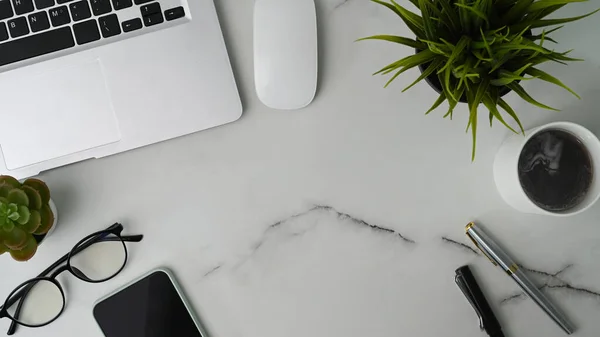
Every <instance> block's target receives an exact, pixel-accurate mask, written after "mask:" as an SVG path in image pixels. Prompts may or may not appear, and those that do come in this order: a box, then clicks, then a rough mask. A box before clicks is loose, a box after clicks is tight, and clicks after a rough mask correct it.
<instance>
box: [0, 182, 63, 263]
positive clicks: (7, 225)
mask: <svg viewBox="0 0 600 337" xmlns="http://www.w3.org/2000/svg"><path fill="white" fill-rule="evenodd" d="M53 209H54V210H53ZM55 213H56V209H55V208H54V207H53V204H52V201H51V200H50V190H49V189H48V186H47V185H46V184H45V183H44V182H43V181H41V180H38V179H27V180H25V181H24V182H23V183H20V182H19V181H18V180H17V179H15V178H13V177H11V176H0V254H3V253H6V252H9V253H10V255H11V256H12V258H13V259H15V260H17V261H27V260H29V259H31V258H32V257H33V255H34V254H35V252H36V251H37V247H38V244H39V243H40V242H41V241H42V239H43V238H44V237H45V236H46V235H47V233H48V231H49V230H50V229H51V228H53V226H54V224H55V222H56V220H55Z"/></svg>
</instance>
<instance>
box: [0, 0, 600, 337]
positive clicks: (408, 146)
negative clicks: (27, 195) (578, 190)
mask: <svg viewBox="0 0 600 337" xmlns="http://www.w3.org/2000/svg"><path fill="white" fill-rule="evenodd" d="M316 3H317V9H318V20H319V32H320V36H319V38H320V42H319V47H320V60H319V61H320V64H319V67H320V69H319V70H320V75H319V89H318V92H317V96H316V98H315V101H314V102H313V103H312V104H311V105H310V106H308V107H307V108H305V109H303V110H300V111H293V112H284V111H275V110H271V109H268V108H266V107H265V106H263V105H262V104H261V103H260V102H259V101H258V98H257V97H256V95H255V92H254V86H253V67H252V8H253V2H252V1H239V0H216V7H217V10H218V13H219V17H220V21H221V25H222V28H223V32H224V36H225V41H226V43H227V46H228V50H229V53H230V58H231V61H232V65H233V68H234V73H235V76H236V81H237V83H238V87H239V90H240V95H241V97H242V101H243V104H244V115H243V117H242V118H241V119H240V120H239V121H237V122H235V123H233V124H230V125H227V126H224V127H219V128H215V129H212V130H208V131H205V132H200V133H197V134H194V135H190V136H186V137H181V138H179V139H175V140H171V141H167V142H164V143H161V144H157V145H153V146H149V147H146V148H142V149H138V150H135V151H131V152H128V153H123V154H120V155H116V156H113V157H109V158H104V159H101V160H91V161H86V162H83V163H79V164H75V165H71V166H68V167H63V168H59V169H56V170H53V171H50V172H46V173H44V174H42V179H44V180H46V181H47V182H48V184H49V186H50V188H51V190H52V193H53V198H54V200H55V202H56V204H57V206H58V208H59V217H60V218H59V224H58V226H57V228H56V230H55V232H54V233H53V234H52V236H51V240H49V241H48V242H46V243H44V244H43V245H42V246H41V247H40V249H39V251H38V254H37V255H36V256H35V257H34V258H33V259H32V260H30V261H29V262H27V263H15V262H13V261H11V260H10V259H9V258H8V257H7V256H2V258H0V266H1V268H2V271H3V272H2V277H0V285H1V286H2V289H4V290H3V292H4V296H6V295H8V292H9V291H10V290H11V289H12V287H14V286H16V285H17V284H19V283H20V282H22V281H24V280H25V279H27V278H29V277H33V276H34V275H36V274H37V273H38V272H39V271H41V270H42V269H43V268H45V267H46V266H47V265H48V264H50V263H51V262H53V261H54V260H55V259H57V258H58V257H59V256H60V255H62V254H64V253H65V252H66V251H67V250H68V249H69V248H70V247H71V246H72V245H74V244H75V243H76V242H77V241H78V240H79V239H80V238H82V237H83V236H85V235H86V234H89V233H91V232H93V231H96V230H99V229H103V228H105V227H106V226H108V225H109V224H111V223H113V222H115V221H119V222H122V223H123V224H124V225H125V231H124V232H125V233H131V234H137V233H142V234H144V235H145V238H144V240H143V242H142V243H140V244H129V253H130V260H129V262H128V265H127V266H126V268H125V269H124V270H123V272H122V273H121V274H119V275H118V276H117V277H116V278H114V279H113V280H110V281H109V282H105V283H102V284H88V283H85V282H81V281H78V280H76V279H75V278H74V277H72V276H68V275H63V276H64V277H63V276H61V282H63V284H64V285H65V289H66V292H67V295H68V304H67V307H66V309H65V312H64V314H63V316H61V317H60V318H59V319H58V320H57V321H55V322H54V323H52V324H51V325H49V326H47V327H44V328H40V329H28V328H21V329H19V331H18V332H17V334H18V336H22V337H27V336H63V337H67V336H78V337H79V336H86V337H99V336H102V333H101V331H100V330H99V328H98V327H97V326H96V323H95V321H94V318H93V316H92V306H93V303H94V302H95V301H96V300H97V299H98V298H100V297H102V296H103V295H105V294H106V293H108V292H110V291H112V290H113V289H116V288H118V287H119V286H121V285H123V284H124V283H126V282H128V281H129V280H131V279H133V278H135V277H137V276H139V275H141V274H143V273H144V272H146V271H148V270H150V269H152V268H154V267H158V266H165V267H168V268H170V269H171V270H172V271H173V272H174V273H175V275H176V277H177V279H178V280H179V282H180V283H181V284H182V286H183V288H184V289H185V292H186V294H187V296H188V297H189V299H190V301H191V302H192V304H193V307H194V309H195V311H196V312H197V313H198V315H199V316H200V317H201V319H202V320H203V322H204V324H205V326H206V328H207V330H208V331H209V333H210V336H211V337H281V336H286V337H306V336H312V337H332V336H340V337H341V336H344V337H361V336H377V337H397V336H420V337H437V336H462V337H477V336H485V333H483V332H481V331H479V328H478V322H477V319H476V316H475V313H474V312H473V309H472V308H471V307H470V306H469V304H468V303H467V302H466V300H465V298H464V297H463V295H462V294H461V293H460V291H459V290H458V289H457V287H456V285H455V284H454V270H455V269H456V268H457V267H459V266H461V265H463V264H471V265H472V267H473V269H474V273H475V274H476V276H477V277H478V278H479V279H480V283H481V284H482V288H484V291H485V293H486V295H487V296H488V299H489V300H490V302H491V304H492V306H493V307H494V309H495V310H496V312H497V315H498V318H499V320H500V321H501V324H502V325H503V326H504V331H505V333H506V336H509V337H510V336H519V337H529V336H532V337H537V336H545V337H554V336H563V335H564V333H563V332H562V330H560V329H559V328H558V327H557V326H556V325H555V324H554V323H553V322H552V321H551V320H550V319H549V318H548V317H547V316H546V315H545V314H544V313H543V312H542V311H541V310H539V309H538V308H537V307H536V306H535V304H534V303H533V302H532V301H530V300H528V299H526V298H524V296H523V295H522V294H521V292H520V291H519V289H518V288H517V286H516V285H515V284H514V283H513V282H512V281H511V280H510V279H509V278H508V277H506V276H505V275H504V273H503V272H501V271H500V270H498V269H495V268H494V267H493V266H492V265H491V264H490V263H489V262H488V261H487V259H485V258H484V257H482V256H481V255H480V254H478V253H477V252H476V251H475V250H474V249H473V246H472V244H471V243H470V242H469V241H468V239H467V238H466V237H465V235H464V225H465V224H466V223H467V222H469V221H478V222H479V223H481V224H483V225H485V226H486V228H487V229H488V230H489V231H490V232H491V233H493V234H494V235H495V236H496V237H497V238H498V239H499V240H500V241H501V242H502V243H504V245H505V246H506V247H507V248H508V250H509V251H510V252H511V253H512V254H513V255H514V257H515V258H516V259H517V260H518V261H519V263H521V264H522V265H523V266H524V267H526V268H527V269H528V270H529V274H530V275H531V276H532V277H533V279H534V280H535V281H536V282H537V283H538V284H539V285H540V286H541V287H543V291H544V292H545V293H547V294H548V295H549V296H550V297H551V299H552V300H553V301H555V302H556V304H557V305H558V306H559V307H560V308H562V309H563V310H564V311H565V312H566V313H567V314H568V316H569V317H570V318H571V320H572V321H573V322H574V323H575V324H576V326H577V327H578V330H577V332H576V333H575V335H576V336H582V337H583V336H589V337H596V336H598V333H599V332H600V320H599V319H598V318H599V317H600V262H599V261H600V223H599V220H598V219H600V205H596V207H593V208H592V209H591V210H589V211H588V212H586V213H584V214H581V215H578V216H574V217H570V218H553V217H545V216H537V215H526V214H521V213H519V212H517V211H515V210H513V209H511V208H510V207H509V206H507V205H506V204H505V203H504V202H503V200H502V199H501V198H500V196H499V194H498V193H497V191H496V188H495V186H494V182H493V177H492V162H493V158H494V155H495V153H496V150H497V149H498V147H499V145H500V144H501V142H502V141H503V139H504V138H505V137H506V136H507V135H508V131H507V130H506V129H504V128H503V127H501V126H495V127H494V128H492V129H490V128H488V127H487V126H486V125H485V124H486V123H481V125H480V132H479V141H478V151H477V159H476V161H475V162H474V163H471V161H470V146H471V139H470V135H467V134H465V132H464V130H465V127H466V123H467V118H466V111H465V110H466V109H465V108H464V107H462V108H461V109H459V110H458V111H457V112H456V113H455V118H454V120H453V121H450V120H447V119H443V118H442V115H443V114H444V111H436V112H434V113H432V114H431V115H429V116H424V115H423V113H424V111H426V110H427V109H428V108H429V106H430V105H431V104H432V102H433V101H434V100H435V98H436V97H437V96H436V94H435V93H434V92H433V91H432V89H431V88H430V87H428V85H427V84H426V83H420V84H419V85H417V86H416V87H414V88H413V89H411V90H410V91H409V92H407V93H404V94H403V93H401V90H402V88H404V87H405V86H406V85H407V84H409V83H410V82H412V80H413V79H414V78H415V77H416V76H418V73H417V71H409V72H408V74H407V76H401V77H399V78H398V79H397V81H396V82H395V83H394V84H393V85H391V86H390V87H389V88H387V89H383V88H382V87H383V84H384V83H385V82H386V80H387V79H386V78H384V77H373V76H371V74H372V73H373V72H374V71H375V70H377V69H379V68H380V67H382V66H384V65H386V64H389V63H391V62H392V61H394V60H397V59H399V58H400V57H402V56H406V55H408V54H409V53H410V52H411V51H410V50H408V49H407V48H403V47H401V46H398V45H393V44H390V43H384V42H377V41H368V42H360V43H355V42H354V40H355V39H357V38H359V37H364V36H367V35H372V34H397V35H408V31H407V29H406V28H405V26H404V24H403V23H402V22H401V21H400V20H399V19H398V18H396V17H395V15H394V14H393V13H391V12H389V11H388V10H386V9H385V8H383V7H381V6H377V5H375V4H373V3H370V2H368V1H366V0H316ZM402 3H406V4H407V6H408V1H406V0H403V1H402ZM594 6H597V3H595V2H589V3H585V4H575V5H572V6H571V8H566V9H564V10H563V11H562V14H564V15H571V14H573V15H575V14H580V13H584V12H586V11H589V10H591V9H593V8H594ZM599 20H600V17H599V16H595V17H592V18H590V19H587V20H586V21H581V22H578V23H574V24H571V25H570V26H567V27H566V28H564V29H562V30H560V31H558V32H557V33H556V36H555V38H556V39H557V40H559V41H560V42H561V44H560V45H559V46H558V47H557V48H558V49H559V50H568V49H571V48H574V49H575V50H576V51H575V52H574V53H573V55H575V56H576V57H582V58H585V59H586V62H580V63H576V64H572V65H570V66H568V67H565V66H560V65H556V66H555V65H548V66H546V67H545V68H544V69H546V70H548V71H551V72H552V73H553V74H555V75H556V76H557V77H559V78H561V79H562V80H563V81H564V82H566V83H567V84H568V85H570V86H571V87H572V88H573V89H574V90H575V91H577V92H578V93H579V94H580V95H581V96H582V100H577V99H575V98H573V97H572V96H570V95H569V94H568V93H566V92H563V91H561V89H559V88H555V87H553V86H551V85H546V84H545V83H541V82H540V81H529V82H527V83H525V84H524V85H525V86H526V89H528V90H529V91H530V93H531V94H532V95H533V96H534V97H536V98H538V99H539V100H541V101H543V102H545V103H547V104H549V105H554V106H556V107H558V108H561V109H562V110H563V111H562V112H547V111H541V110H539V109H537V108H534V107H531V106H529V105H527V104H526V103H524V102H522V101H521V100H520V99H519V98H518V97H517V96H516V95H514V94H511V95H509V96H508V101H509V102H510V103H511V104H512V105H513V107H514V108H515V110H517V111H518V112H519V113H520V116H521V117H522V120H523V123H524V124H525V126H526V128H527V127H533V126H537V125H541V124H544V123H547V122H551V121H557V120H568V121H573V122H577V123H581V124H582V125H584V126H586V127H588V128H589V129H591V130H592V131H594V132H596V133H597V134H599V133H600V114H599V111H598V106H600V86H599V84H600V49H599V47H598V46H599V45H600V36H599V35H598V34H597V29H598V22H600V21H599ZM485 116H487V113H486V115H485ZM482 120H486V121H487V118H482ZM8 323H9V321H8V319H4V320H2V321H1V322H0V330H1V331H5V329H6V328H7V327H8Z"/></svg>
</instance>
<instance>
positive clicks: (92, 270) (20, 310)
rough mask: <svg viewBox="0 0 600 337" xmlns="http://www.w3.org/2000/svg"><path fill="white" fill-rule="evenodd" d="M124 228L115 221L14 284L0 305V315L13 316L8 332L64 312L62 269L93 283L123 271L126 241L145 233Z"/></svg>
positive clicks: (41, 323)
mask: <svg viewBox="0 0 600 337" xmlns="http://www.w3.org/2000/svg"><path fill="white" fill-rule="evenodd" d="M122 231H123V225H121V224H120V223H115V224H113V225H112V226H110V227H108V228H107V229H105V230H103V231H99V232H96V233H93V234H90V235H88V236H86V237H85V238H83V239H82V240H81V241H79V242H78V243H77V244H76V245H75V247H73V249H71V251H70V252H69V253H68V254H66V255H64V256H63V257H61V258H60V259H59V260H58V261H56V262H55V263H53V264H52V265H51V266H50V267H48V268H47V269H46V270H44V271H43V272H42V273H41V274H40V275H38V277H35V278H32V279H30V280H28V281H25V282H23V283H21V285H19V286H18V287H17V288H15V290H13V291H12V292H11V293H10V295H8V297H7V298H6V301H5V302H4V305H3V306H2V307H1V308H0V318H4V317H8V318H10V319H11V320H12V323H11V325H10V327H9V329H8V332H7V334H8V335H12V334H14V332H15V331H16V328H17V324H20V325H23V326H27V327H31V328H37V327H41V326H44V325H48V324H50V323H52V322H53V321H54V320H56V319H57V318H58V316H60V314H62V312H63V310H64V308H65V303H66V301H65V292H64V290H63V288H62V286H61V285H60V283H59V282H58V281H56V277H57V276H58V275H60V274H61V273H62V272H64V271H68V272H70V273H71V274H73V275H74V276H75V277H77V278H78V279H80V280H82V281H85V282H90V283H100V282H104V281H107V280H110V279H111V278H113V277H115V276H116V275H117V274H118V273H119V272H121V270H123V268H124V267H125V264H126V263H127V247H126V246H125V242H140V241H141V240H142V238H143V235H125V236H121V232H122ZM65 262H66V264H64V263H65ZM63 264H64V265H63ZM61 265H62V266H61ZM50 273H51V274H50ZM48 274H50V276H47V275H48Z"/></svg>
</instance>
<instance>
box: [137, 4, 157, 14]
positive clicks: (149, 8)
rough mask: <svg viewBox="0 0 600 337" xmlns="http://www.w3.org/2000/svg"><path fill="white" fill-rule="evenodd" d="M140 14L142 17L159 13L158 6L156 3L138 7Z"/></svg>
mask: <svg viewBox="0 0 600 337" xmlns="http://www.w3.org/2000/svg"><path fill="white" fill-rule="evenodd" d="M140 12H141V13H142V16H148V15H150V14H155V13H160V4H159V3H158V2H154V3H151V4H148V5H144V6H142V7H140Z"/></svg>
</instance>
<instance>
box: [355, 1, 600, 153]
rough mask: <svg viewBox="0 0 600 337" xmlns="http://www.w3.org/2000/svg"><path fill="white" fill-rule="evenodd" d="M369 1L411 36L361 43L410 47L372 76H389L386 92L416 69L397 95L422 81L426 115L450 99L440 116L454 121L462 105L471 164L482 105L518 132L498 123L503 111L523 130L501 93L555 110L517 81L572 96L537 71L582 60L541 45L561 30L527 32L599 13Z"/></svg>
mask: <svg viewBox="0 0 600 337" xmlns="http://www.w3.org/2000/svg"><path fill="white" fill-rule="evenodd" d="M372 1H373V2H375V3H378V4H380V5H383V6H385V7H387V8H389V9H390V10H392V11H393V12H394V13H396V14H397V15H398V16H399V17H400V19H401V20H402V21H404V23H405V24H406V25H407V26H408V28H409V29H410V30H411V31H412V32H413V33H414V34H415V38H408V37H402V36H393V35H375V36H370V37H366V38H363V39H360V40H384V41H390V42H394V43H399V44H402V45H405V46H408V47H411V48H414V49H415V50H416V52H415V54H414V55H410V56H408V57H404V58H402V59H400V60H398V61H396V62H394V63H392V64H390V65H387V66H385V67H384V68H382V69H381V70H379V71H378V72H376V73H375V74H391V73H394V74H393V76H392V77H391V78H390V79H389V81H388V82H387V83H386V85H385V86H386V87H387V86H388V85H389V84H390V83H391V82H392V81H393V80H394V79H395V78H396V77H398V76H399V75H400V74H402V73H404V72H405V71H407V70H409V69H411V68H415V67H419V68H420V69H421V75H420V76H419V77H418V78H417V79H416V80H415V81H414V82H413V83H412V84H411V85H409V86H408V87H407V88H405V89H404V90H403V92H404V91H406V90H408V89H409V88H411V87H412V86H414V85H415V84H417V83H418V82H419V81H421V80H423V79H425V80H427V82H428V83H429V84H430V85H431V86H432V87H433V88H434V89H435V90H436V91H437V92H438V93H439V94H440V95H439V97H438V99H437V100H436V101H435V102H434V103H433V106H432V107H431V109H429V110H428V111H427V112H426V113H425V114H429V113H430V112H431V111H433V110H435V109H436V108H437V107H439V106H440V105H441V104H442V103H444V102H445V101H448V104H449V108H448V112H447V113H446V114H445V115H444V117H448V116H449V117H450V118H452V114H453V111H454V109H455V108H456V106H457V105H458V103H459V102H465V103H467V104H468V109H469V120H468V124H467V131H468V130H469V128H470V129H471V133H472V136H473V148H472V160H474V159H475V150H476V137H477V124H478V114H477V111H478V107H479V105H480V104H483V105H484V106H485V107H486V108H487V109H488V111H489V121H490V125H491V124H492V121H493V120H494V119H497V120H498V121H499V122H500V123H502V124H503V125H504V126H506V127H507V128H509V129H510V130H511V131H513V132H515V133H517V132H516V131H515V130H514V129H513V128H511V127H510V126H509V125H508V123H506V121H505V120H504V117H503V116H502V114H501V113H500V109H502V110H504V111H505V112H506V113H507V114H508V116H510V117H511V118H512V119H514V120H515V121H516V123H517V124H518V126H519V128H520V131H521V133H524V131H523V127H522V125H521V122H520V121H519V118H518V116H517V113H516V112H515V111H514V110H513V109H512V108H511V107H510V105H509V104H508V103H507V102H506V101H505V100H504V99H503V98H502V96H503V95H505V94H507V93H508V92H510V91H514V92H515V93H516V94H517V95H519V96H520V97H521V98H523V99H524V100H525V101H527V102H529V103H531V104H533V105H535V106H537V107H540V108H544V109H550V110H556V109H554V108H551V107H549V106H547V105H545V104H542V103H540V102H538V101H536V100H535V99H534V98H533V97H531V96H530V95H529V94H528V93H527V92H526V91H525V89H523V87H522V86H521V85H520V81H524V80H529V79H534V78H537V79H540V80H543V81H547V82H550V83H553V84H556V85H558V86H560V87H562V88H564V89H566V90H568V91H569V92H571V93H572V94H573V95H575V96H577V94H576V93H575V92H573V91H572V90H571V89H570V88H568V87H567V86H566V85H564V84H563V83H562V82H561V81H560V80H558V79H557V78H555V77H553V76H552V75H550V74H548V73H546V72H544V71H542V70H540V69H539V68H538V67H537V66H538V65H539V64H542V63H544V62H558V63H561V64H566V63H567V62H571V61H581V60H578V59H574V58H571V57H569V56H567V54H569V51H567V52H555V51H553V50H551V49H548V48H546V46H545V45H544V43H547V42H554V43H556V41H554V40H553V39H552V38H551V37H550V36H549V35H550V33H552V32H554V31H556V30H558V29H560V28H562V27H558V28H554V29H551V30H549V31H545V30H544V31H542V32H541V33H537V34H534V33H533V31H532V30H533V29H537V28H542V27H547V26H555V25H559V24H563V23H568V22H572V21H576V20H580V19H582V18H585V17H587V16H590V15H592V14H594V13H596V12H598V10H596V11H594V12H592V13H589V14H586V15H582V16H577V17H571V18H563V19H547V18H546V17H548V16H549V15H550V14H552V13H554V12H556V11H557V10H559V9H561V8H562V7H564V6H565V5H567V4H569V3H572V2H583V1H586V0H409V1H410V2H411V3H412V4H413V5H414V6H416V7H417V9H418V10H419V11H420V15H419V14H415V13H413V12H411V11H409V10H407V9H406V8H404V7H403V6H401V5H399V4H398V3H397V2H396V1H394V0H391V3H387V2H383V1H380V0H372ZM599 10H600V9H599ZM375 74H374V75H375ZM577 97H578V98H579V96H577Z"/></svg>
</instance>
